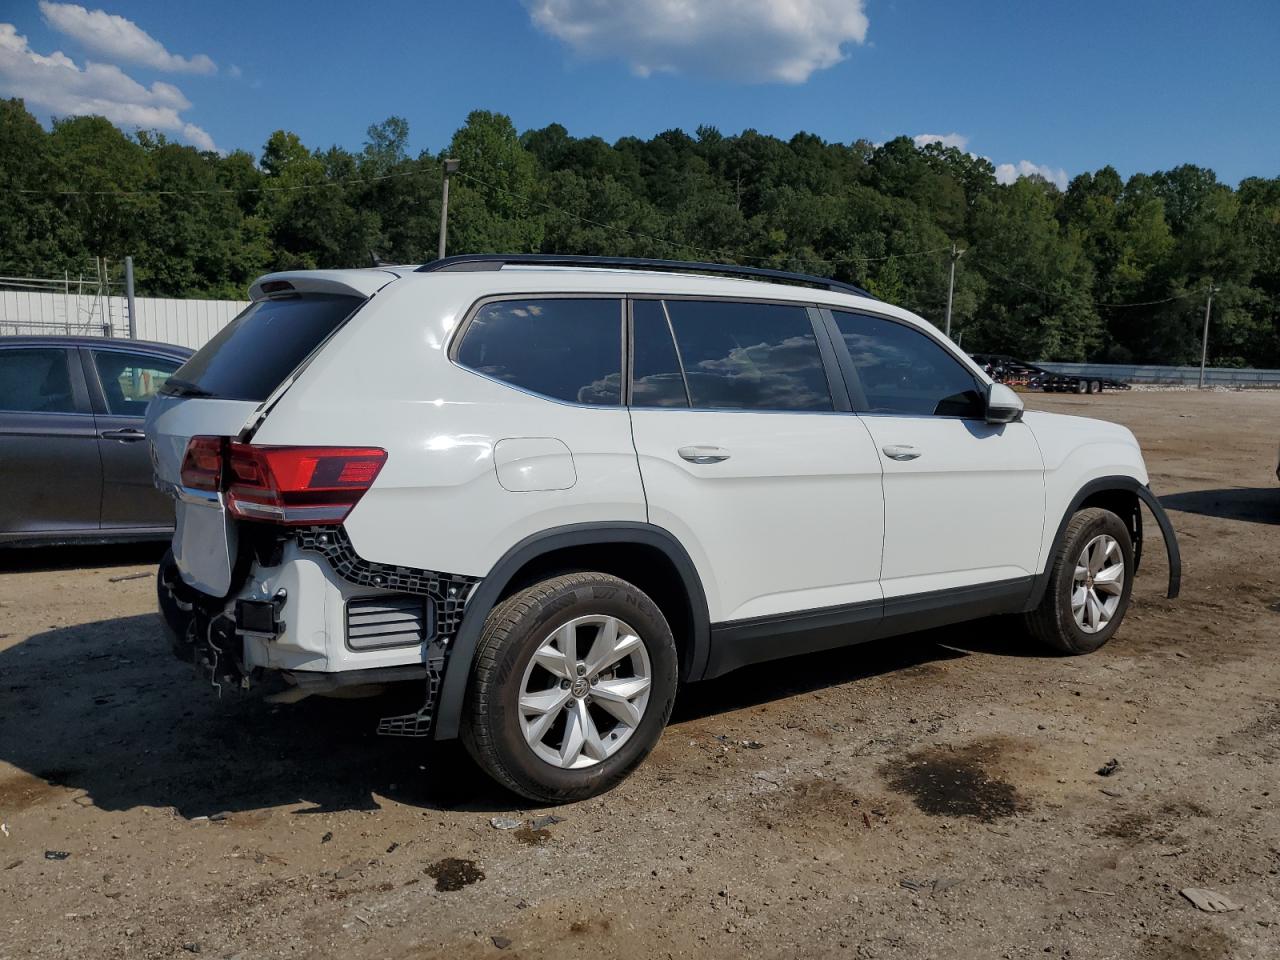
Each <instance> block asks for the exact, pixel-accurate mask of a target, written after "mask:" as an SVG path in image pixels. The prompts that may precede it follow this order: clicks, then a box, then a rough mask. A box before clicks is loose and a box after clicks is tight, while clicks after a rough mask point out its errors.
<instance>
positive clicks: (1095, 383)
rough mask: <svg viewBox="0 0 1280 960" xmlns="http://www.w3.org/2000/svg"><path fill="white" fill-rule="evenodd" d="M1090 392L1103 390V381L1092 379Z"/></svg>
mask: <svg viewBox="0 0 1280 960" xmlns="http://www.w3.org/2000/svg"><path fill="white" fill-rule="evenodd" d="M1089 392H1090V393H1101V392H1102V381H1100V380H1090V381H1089Z"/></svg>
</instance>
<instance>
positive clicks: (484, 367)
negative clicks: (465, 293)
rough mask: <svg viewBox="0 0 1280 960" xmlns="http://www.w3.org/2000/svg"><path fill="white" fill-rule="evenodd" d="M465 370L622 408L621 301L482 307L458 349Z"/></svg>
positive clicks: (528, 302) (547, 394)
mask: <svg viewBox="0 0 1280 960" xmlns="http://www.w3.org/2000/svg"><path fill="white" fill-rule="evenodd" d="M458 362H459V363H460V364H462V365H463V366H464V367H467V368H469V369H471V370H474V371H475V372H476V373H483V374H484V375H485V376H486V377H492V378H493V379H495V380H501V381H503V382H504V383H509V384H511V385H512V386H514V387H519V388H521V389H522V390H528V391H530V392H531V393H538V394H541V395H542V396H544V397H551V398H553V399H555V400H565V401H567V402H569V403H585V404H590V405H593V406H617V405H618V404H620V403H622V301H621V300H588V299H577V298H575V299H565V300H550V299H548V300H542V299H537V300H501V301H497V302H494V303H487V304H485V305H484V306H483V307H481V308H480V309H479V310H478V311H477V312H476V315H475V316H474V317H473V318H472V319H471V322H470V323H469V324H468V325H467V329H466V332H465V333H464V334H463V337H462V345H461V347H459V348H458Z"/></svg>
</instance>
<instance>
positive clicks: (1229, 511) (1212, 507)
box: [1160, 487, 1280, 524]
mask: <svg viewBox="0 0 1280 960" xmlns="http://www.w3.org/2000/svg"><path fill="white" fill-rule="evenodd" d="M1160 502H1161V503H1162V504H1163V505H1164V506H1165V507H1167V508H1168V509H1170V510H1180V511H1182V512H1183V513H1198V514H1201V515H1202V516H1206V517H1219V518H1221V519H1224V520H1244V521H1247V522H1249V523H1271V524H1280V489H1278V488H1276V487H1226V488H1223V489H1221V490H1191V491H1188V492H1186V493H1166V494H1162V495H1161V497H1160Z"/></svg>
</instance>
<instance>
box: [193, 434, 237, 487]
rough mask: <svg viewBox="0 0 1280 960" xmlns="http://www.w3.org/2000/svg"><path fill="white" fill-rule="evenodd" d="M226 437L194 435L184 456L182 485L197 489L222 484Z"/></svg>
mask: <svg viewBox="0 0 1280 960" xmlns="http://www.w3.org/2000/svg"><path fill="white" fill-rule="evenodd" d="M226 442H227V441H226V438H225V437H192V438H191V441H190V442H189V443H188V444H187V452H186V455H185V456H184V457H183V458H182V485H183V486H184V487H191V488H192V489H195V490H217V489H218V488H219V487H221V486H222V448H223V446H224V445H225V444H226Z"/></svg>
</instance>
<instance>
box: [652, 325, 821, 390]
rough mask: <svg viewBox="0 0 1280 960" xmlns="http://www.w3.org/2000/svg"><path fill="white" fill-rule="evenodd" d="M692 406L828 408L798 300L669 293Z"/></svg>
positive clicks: (813, 342) (814, 342)
mask: <svg viewBox="0 0 1280 960" xmlns="http://www.w3.org/2000/svg"><path fill="white" fill-rule="evenodd" d="M666 306H667V310H668V312H669V313H670V315H671V324H672V327H673V329H674V330H675V335H676V345H677V347H678V348H679V350H680V358H681V360H682V361H683V362H684V373H685V377H686V379H687V380H688V383H689V396H690V399H691V400H692V401H693V406H695V407H701V408H704V409H706V408H711V409H722V410H723V409H743V410H830V409H831V408H832V406H831V389H830V387H829V386H828V385H827V375H826V372H825V371H824V370H823V367H822V357H821V355H820V354H819V353H818V341H817V339H816V338H815V337H814V335H813V325H812V324H811V323H810V322H809V314H808V311H807V310H806V309H805V308H804V307H801V306H791V305H787V304H766V303H732V302H722V301H709V300H668V301H667V302H666Z"/></svg>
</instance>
